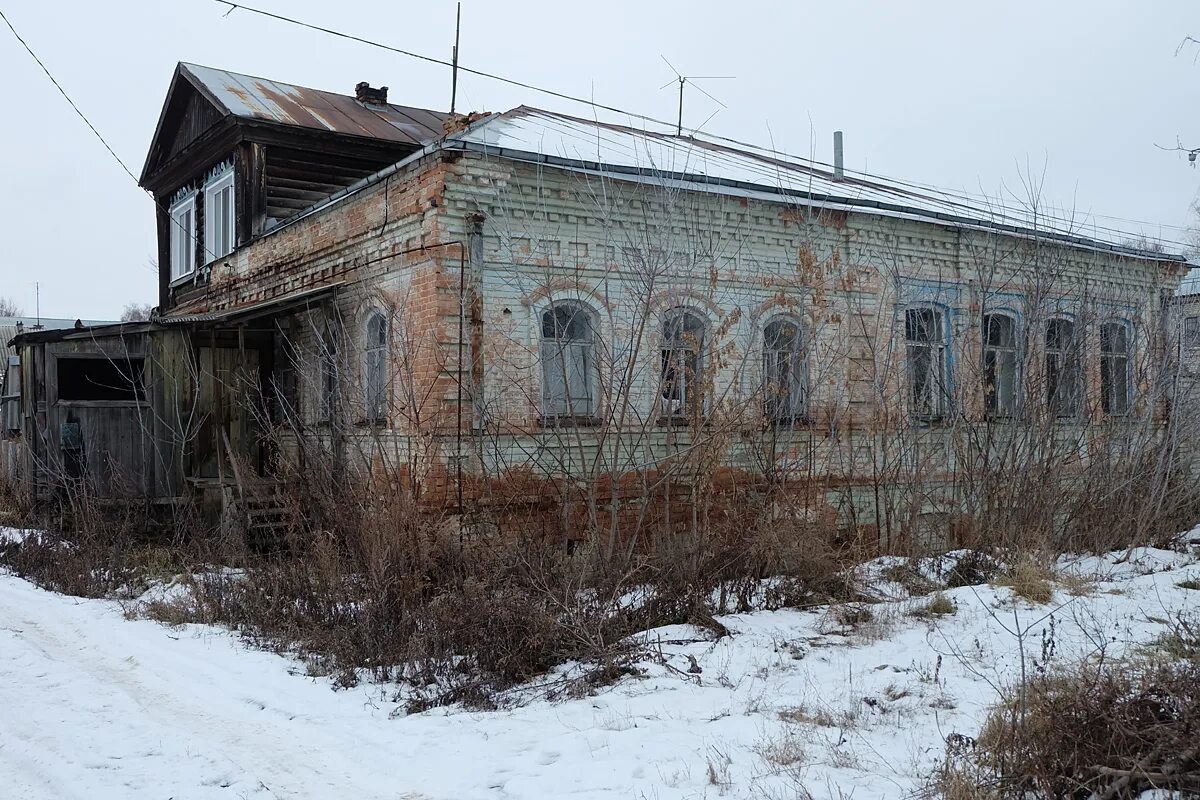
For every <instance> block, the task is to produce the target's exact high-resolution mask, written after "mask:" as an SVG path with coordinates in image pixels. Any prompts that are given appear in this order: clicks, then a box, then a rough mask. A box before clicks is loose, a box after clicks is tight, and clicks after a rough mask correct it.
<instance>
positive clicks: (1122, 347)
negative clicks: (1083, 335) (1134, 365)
mask: <svg viewBox="0 0 1200 800" xmlns="http://www.w3.org/2000/svg"><path fill="white" fill-rule="evenodd" d="M1131 338H1132V337H1131V335H1130V329H1129V326H1128V325H1127V324H1126V323H1124V322H1106V323H1104V324H1103V325H1101V326H1100V407H1101V409H1102V410H1103V411H1104V413H1105V414H1108V415H1110V416H1121V415H1123V414H1128V413H1129V405H1130V399H1131V390H1132V386H1133V381H1132V375H1131V372H1130V363H1129V353H1130V345H1131V341H1130V340H1131Z"/></svg>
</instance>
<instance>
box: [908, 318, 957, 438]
mask: <svg viewBox="0 0 1200 800" xmlns="http://www.w3.org/2000/svg"><path fill="white" fill-rule="evenodd" d="M946 330H947V329H946V320H945V315H944V314H943V313H942V312H941V311H940V310H938V309H936V308H910V309H908V310H906V311H905V312H904V340H905V348H906V355H907V358H908V364H907V366H908V396H909V402H910V403H911V408H912V413H913V414H914V415H916V416H917V417H919V418H921V419H927V420H933V419H939V418H941V417H942V416H943V415H944V414H945V413H946V412H947V410H948V409H949V405H950V403H949V399H950V387H949V382H948V376H947V374H946V372H947V369H946V340H947V337H946Z"/></svg>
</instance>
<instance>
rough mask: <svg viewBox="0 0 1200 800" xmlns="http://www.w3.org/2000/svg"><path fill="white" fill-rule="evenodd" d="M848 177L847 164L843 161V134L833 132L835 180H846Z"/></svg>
mask: <svg viewBox="0 0 1200 800" xmlns="http://www.w3.org/2000/svg"><path fill="white" fill-rule="evenodd" d="M845 177H846V170H845V163H844V161H843V160H842V132H841V131H834V132H833V179H834V180H835V181H840V180H844V179H845Z"/></svg>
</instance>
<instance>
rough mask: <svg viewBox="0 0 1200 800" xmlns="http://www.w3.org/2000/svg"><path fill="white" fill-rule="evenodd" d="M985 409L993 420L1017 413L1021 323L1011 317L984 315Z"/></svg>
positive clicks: (1005, 315)
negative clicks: (1018, 339)
mask: <svg viewBox="0 0 1200 800" xmlns="http://www.w3.org/2000/svg"><path fill="white" fill-rule="evenodd" d="M983 381H984V408H985V409H986V410H987V413H988V414H989V415H990V416H993V417H1011V416H1012V415H1013V414H1015V413H1016V411H1017V321H1016V320H1015V319H1013V318H1012V317H1010V316H1009V315H1007V314H984V315H983Z"/></svg>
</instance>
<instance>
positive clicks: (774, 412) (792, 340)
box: [763, 317, 808, 423]
mask: <svg viewBox="0 0 1200 800" xmlns="http://www.w3.org/2000/svg"><path fill="white" fill-rule="evenodd" d="M763 399H764V412H765V414H766V416H767V419H769V420H771V421H773V422H782V423H793V422H796V421H798V420H802V419H804V417H805V415H806V413H807V408H806V404H807V401H808V369H807V359H806V358H805V351H804V336H803V330H802V329H801V327H800V323H798V322H797V321H796V320H794V319H791V318H788V317H777V318H775V319H773V320H771V321H770V322H769V323H767V327H766V328H765V329H764V330H763Z"/></svg>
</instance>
